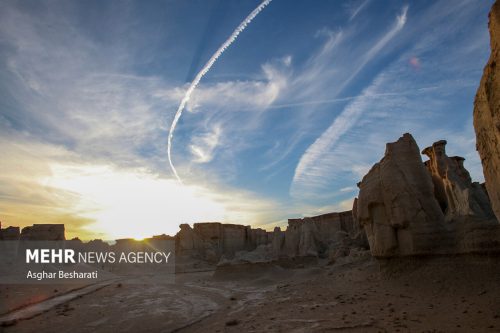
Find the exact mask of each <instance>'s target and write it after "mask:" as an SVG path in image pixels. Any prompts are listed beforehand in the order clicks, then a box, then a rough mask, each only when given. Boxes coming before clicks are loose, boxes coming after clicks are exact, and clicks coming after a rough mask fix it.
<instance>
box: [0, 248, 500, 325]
mask: <svg viewBox="0 0 500 333" xmlns="http://www.w3.org/2000/svg"><path fill="white" fill-rule="evenodd" d="M499 266H500V264H499V260H498V258H496V257H495V258H484V257H483V258H477V257H467V258H434V259H429V260H427V259H419V260H414V261H411V260H410V261H408V260H407V261H405V262H388V263H383V264H382V265H381V264H380V263H379V262H377V261H375V260H374V259H371V258H358V259H355V260H354V261H353V262H352V261H351V262H344V263H337V264H335V265H332V266H321V265H320V266H315V267H305V268H297V269H283V268H280V267H276V266H272V265H270V266H269V267H268V268H266V267H262V268H261V271H262V272H261V274H258V275H256V274H255V273H253V274H250V275H249V274H246V272H245V271H246V269H244V268H243V269H242V271H241V274H240V275H235V274H232V275H231V278H230V279H224V277H223V276H222V277H221V276H218V277H217V278H214V277H213V276H212V275H213V274H212V273H211V272H206V273H193V274H181V275H179V276H178V277H177V281H176V283H175V284H161V283H160V284H154V283H145V284H130V285H129V284H116V283H115V284H112V285H110V286H108V287H105V288H103V289H101V290H97V291H96V292H94V293H92V294H88V295H84V296H82V297H80V298H77V299H74V300H72V301H70V302H68V303H65V304H61V305H59V306H57V307H55V308H52V309H51V310H49V311H47V312H44V313H41V314H40V315H38V316H36V317H34V318H32V319H29V320H22V321H19V322H17V323H16V324H15V325H13V326H9V327H4V328H3V331H4V332H33V331H37V332H74V333H77V332H110V331H115V332H172V331H177V332H500V288H498V286H499V285H500V274H499V272H500V271H499V269H498V267H499Z"/></svg>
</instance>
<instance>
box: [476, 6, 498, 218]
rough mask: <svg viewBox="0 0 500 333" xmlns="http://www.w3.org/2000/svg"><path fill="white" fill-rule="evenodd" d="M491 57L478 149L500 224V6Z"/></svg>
mask: <svg viewBox="0 0 500 333" xmlns="http://www.w3.org/2000/svg"><path fill="white" fill-rule="evenodd" d="M489 29H490V45H491V55H490V59H489V60H488V63H487V64H486V67H485V68H484V73H483V77H482V79H481V83H480V85H479V89H478V91H477V94H476V100H475V102H474V128H475V130H476V147H477V150H478V152H479V155H480V156H481V162H482V164H483V170H484V178H485V180H486V188H487V190H488V194H489V197H490V200H491V203H492V207H493V210H494V212H495V215H496V217H497V219H498V220H499V221H500V2H498V1H497V2H495V4H494V5H493V7H492V9H491V12H490V22H489Z"/></svg>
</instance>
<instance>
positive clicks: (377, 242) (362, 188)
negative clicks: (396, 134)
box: [355, 133, 444, 257]
mask: <svg viewBox="0 0 500 333" xmlns="http://www.w3.org/2000/svg"><path fill="white" fill-rule="evenodd" d="M358 186H359V197H358V200H357V212H356V214H355V215H356V216H357V218H358V221H359V223H360V225H361V226H363V227H364V230H365V232H366V236H367V238H368V242H369V244H370V250H371V252H372V255H374V256H379V257H385V256H394V255H409V254H418V253H428V252H433V250H434V249H435V247H436V246H437V245H438V244H439V242H438V239H436V237H434V236H435V235H436V233H438V232H439V231H441V230H443V229H444V226H443V224H444V215H443V212H442V210H441V208H440V207H439V204H438V202H437V201H436V199H435V198H434V186H433V183H432V179H431V176H430V174H429V173H428V171H427V169H426V168H425V166H424V164H423V163H422V159H421V157H420V152H419V148H418V146H417V144H416V142H415V140H414V139H413V137H412V136H411V135H410V134H408V133H406V134H404V135H403V137H401V138H400V139H399V140H398V141H396V142H394V143H388V144H387V147H386V151H385V156H384V158H383V159H382V160H381V161H380V162H379V163H377V164H375V165H374V166H373V167H372V168H371V170H370V171H369V172H368V174H367V175H366V176H365V177H364V178H363V180H362V181H361V183H360V184H359V185H358Z"/></svg>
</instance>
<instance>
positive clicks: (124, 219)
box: [0, 0, 493, 240]
mask: <svg viewBox="0 0 500 333" xmlns="http://www.w3.org/2000/svg"><path fill="white" fill-rule="evenodd" d="M260 3H261V2H260V1H246V2H230V1H224V0H220V1H219V0H214V1H204V2H189V3H188V2H182V1H173V2H169V3H165V2H156V1H154V2H153V1H152V2H147V3H144V2H140V1H132V2H130V3H127V4H124V3H121V2H113V1H112V2H108V3H106V4H103V3H99V2H76V1H72V2H63V1H55V2H44V1H42V2H27V3H18V2H15V1H5V2H3V3H2V4H0V8H1V10H0V18H1V20H0V66H2V75H1V77H0V96H2V98H1V100H2V102H1V106H0V108H1V111H0V147H1V149H2V152H3V154H2V155H3V156H2V160H1V162H0V220H1V221H2V224H3V225H5V226H21V227H22V226H28V225H31V224H34V223H39V224H41V223H47V224H51V223H60V224H64V225H65V227H66V231H67V234H68V235H70V236H69V238H73V237H79V238H80V239H82V240H87V239H91V238H102V239H106V237H107V238H114V239H118V238H134V239H135V238H147V237H152V236H153V235H159V234H168V235H171V234H174V235H175V233H176V232H177V230H178V226H179V225H180V224H182V223H188V224H190V225H192V224H193V223H196V222H203V221H207V220H210V221H218V222H221V223H233V224H243V225H251V226H252V227H253V228H259V227H260V228H263V229H266V230H268V229H269V228H271V227H274V226H281V227H283V226H285V225H286V222H287V220H288V219H289V218H300V217H304V216H316V215H321V214H325V213H329V212H337V211H346V210H350V209H351V208H352V200H353V199H354V198H355V197H356V195H357V193H358V191H357V188H356V183H357V182H358V181H360V180H361V178H362V177H363V176H364V175H365V174H366V173H367V172H368V170H369V169H370V167H371V166H372V165H373V164H374V163H376V162H378V161H379V160H380V156H383V152H384V148H385V144H386V143H387V142H392V141H395V140H397V138H399V137H400V136H401V135H402V134H403V133H405V132H409V133H411V134H412V135H413V136H414V137H415V140H416V141H417V143H418V145H419V147H420V148H421V149H423V148H425V147H427V146H430V145H431V144H432V143H433V142H435V141H438V140H441V139H445V140H447V141H448V146H447V150H448V152H449V155H450V156H452V155H458V156H463V157H465V159H466V160H465V167H466V168H467V169H468V170H469V172H470V174H471V176H472V178H473V180H474V181H480V182H482V181H484V177H483V173H482V167H481V162H480V159H479V156H478V154H477V152H476V149H475V142H476V139H475V134H474V130H473V126H472V110H473V102H474V96H475V93H476V90H477V87H478V86H479V81H480V78H481V75H482V72H483V67H484V64H485V63H486V61H487V59H488V56H489V50H490V47H489V34H488V29H487V16H488V11H489V9H490V7H491V5H492V4H493V1H484V2H481V3H479V4H478V3H477V2H475V1H473V0H463V1H460V2H456V3H454V4H453V6H449V2H448V3H447V2H445V1H405V2H404V3H401V2H399V1H388V2H386V3H384V4H383V5H382V4H380V3H377V2H375V1H372V0H355V1H353V0H351V1H339V2H335V3H321V4H317V5H315V6H309V5H308V3H307V2H305V1H304V2H294V3H290V2H285V1H280V0H273V1H272V2H271V3H270V4H269V5H268V6H267V7H266V8H264V9H263V10H262V11H261V12H260V13H259V14H258V15H257V16H256V17H255V18H254V20H253V21H252V22H250V23H249V24H248V25H247V27H246V29H245V30H244V31H242V32H241V33H240V35H239V36H238V38H237V39H236V40H234V42H233V44H232V45H230V46H229V47H228V48H227V49H226V51H225V52H224V54H222V55H221V56H220V58H219V59H218V60H217V62H216V63H215V64H214V65H213V67H212V68H210V70H209V71H208V72H207V73H206V75H205V76H204V77H203V78H202V79H201V81H200V84H199V85H198V86H197V87H196V89H195V90H194V91H193V94H192V96H191V99H190V100H189V101H188V102H187V104H186V108H185V110H184V113H183V116H182V117H181V118H180V119H179V123H178V124H177V128H176V130H175V136H174V138H173V146H172V157H173V161H174V163H175V168H176V169H177V172H178V173H179V176H180V178H181V179H182V181H183V182H182V183H179V182H178V181H177V179H176V177H175V175H174V174H173V173H172V171H171V169H170V167H169V163H168V158H167V137H168V135H169V130H170V126H171V124H172V121H173V120H174V115H175V113H176V110H177V109H178V107H179V104H180V103H181V100H182V99H183V97H184V96H185V94H186V91H187V89H188V87H189V85H190V83H191V81H193V79H194V78H195V77H196V75H197V73H199V71H200V70H202V68H203V67H204V65H205V64H206V62H207V61H208V60H209V59H210V57H212V56H213V55H214V53H215V52H216V50H217V49H218V48H219V47H220V46H221V45H222V44H223V42H224V41H225V40H226V39H227V38H228V37H229V36H230V35H231V33H232V32H233V31H234V29H235V28H236V27H237V26H238V25H239V24H240V23H241V22H242V20H244V19H245V17H247V15H249V14H250V12H252V11H253V10H254V9H255V8H256V7H257V6H258V5H259V4H260ZM179 18H180V19H179ZM470 59H474V61H470Z"/></svg>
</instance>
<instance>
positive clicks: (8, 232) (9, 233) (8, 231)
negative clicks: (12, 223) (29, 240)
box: [0, 222, 20, 240]
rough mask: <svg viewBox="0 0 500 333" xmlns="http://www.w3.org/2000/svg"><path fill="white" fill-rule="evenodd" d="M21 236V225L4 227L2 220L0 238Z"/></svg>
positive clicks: (9, 238) (6, 238)
mask: <svg viewBox="0 0 500 333" xmlns="http://www.w3.org/2000/svg"><path fill="white" fill-rule="evenodd" d="M19 236H20V232H19V227H7V228H4V229H2V222H0V240H18V239H19Z"/></svg>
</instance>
